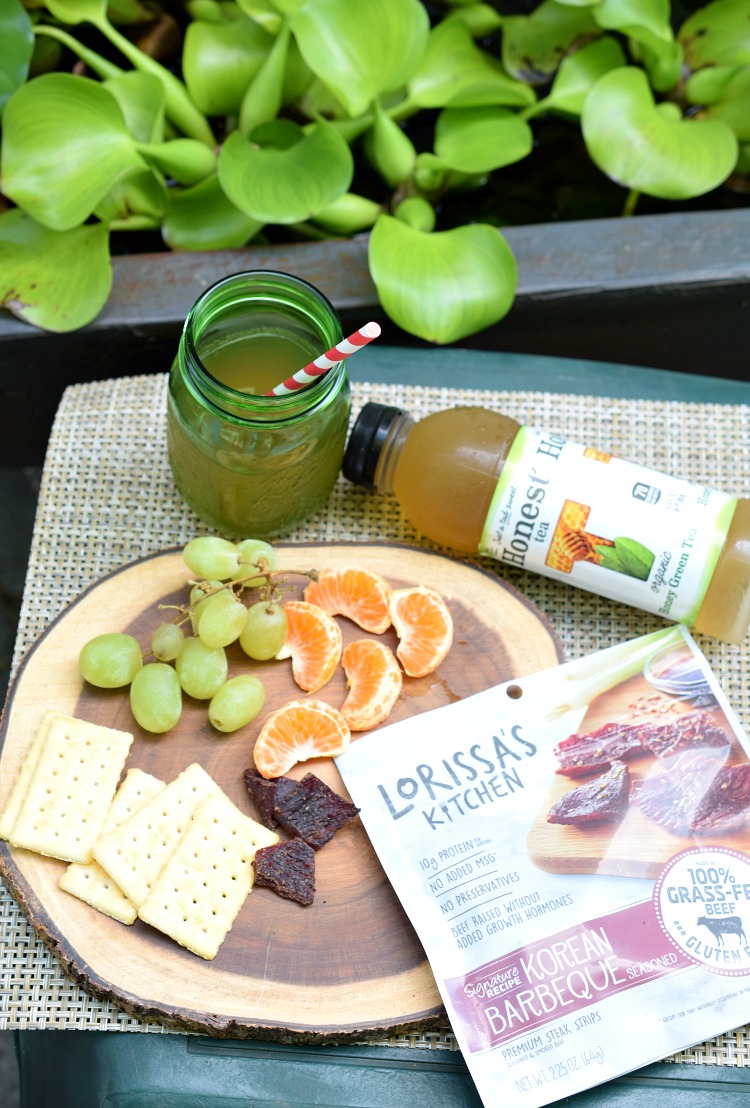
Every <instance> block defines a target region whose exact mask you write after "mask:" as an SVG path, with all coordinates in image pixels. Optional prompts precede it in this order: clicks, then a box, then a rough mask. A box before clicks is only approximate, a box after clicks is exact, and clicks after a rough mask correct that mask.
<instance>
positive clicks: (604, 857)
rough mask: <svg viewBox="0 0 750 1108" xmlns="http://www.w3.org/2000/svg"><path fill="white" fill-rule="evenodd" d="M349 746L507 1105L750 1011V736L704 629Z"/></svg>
mask: <svg viewBox="0 0 750 1108" xmlns="http://www.w3.org/2000/svg"><path fill="white" fill-rule="evenodd" d="M337 765H338V767H339V769H340V771H341V774H342V776H343V778H344V781H345V783H346V786H347V789H348V790H349V793H350V794H351V796H352V799H353V801H354V803H355V804H356V805H357V807H358V808H359V809H360V818H361V820H362V822H363V824H364V825H365V828H366V830H367V832H368V835H369V837H370V839H371V841H372V843H373V846H374V848H375V850H376V851H377V854H378V858H379V859H380V862H381V863H382V865H383V867H384V869H385V871H386V873H387V875H388V877H389V879H390V881H391V883H392V885H393V887H394V889H395V891H396V893H397V895H398V896H399V898H400V900H401V903H402V905H403V907H404V909H405V910H406V912H407V914H408V916H409V919H410V921H411V923H412V924H413V926H414V928H415V930H416V932H417V934H418V936H419V938H420V940H421V942H422V944H423V946H424V948H425V951H426V953H427V956H428V958H429V961H430V967H431V969H432V972H433V974H434V977H435V980H436V982H437V985H438V988H439V989H440V993H441V996H442V998H443V1001H444V1003H445V1005H446V1009H447V1011H448V1015H449V1018H450V1022H451V1027H452V1029H453V1031H454V1033H455V1035H456V1038H457V1040H458V1044H459V1046H460V1048H461V1051H462V1052H463V1055H464V1058H465V1059H466V1062H467V1065H468V1067H469V1070H470V1072H471V1075H472V1077H473V1079H474V1082H475V1084H476V1086H477V1089H478V1092H479V1095H480V1097H481V1099H482V1102H483V1104H484V1105H485V1106H486V1108H501V1106H502V1108H538V1106H541V1105H545V1104H550V1103H553V1102H556V1101H559V1100H562V1099H563V1098H565V1097H568V1096H571V1095H573V1094H574V1093H576V1092H580V1091H582V1090H584V1089H587V1088H590V1087H591V1086H594V1085H598V1084H601V1083H603V1082H606V1081H608V1080H611V1079H612V1078H614V1077H617V1076H619V1075H621V1074H623V1073H627V1072H628V1071H630V1070H634V1069H637V1068H639V1067H642V1066H644V1065H647V1064H648V1063H650V1062H655V1061H659V1060H660V1059H662V1058H667V1057H669V1056H670V1055H673V1054H675V1053H676V1052H678V1051H680V1050H684V1049H686V1048H687V1047H689V1046H691V1045H692V1044H694V1043H696V1042H701V1041H703V1040H705V1039H707V1038H710V1037H712V1036H715V1035H719V1034H723V1033H724V1032H727V1031H731V1030H732V1029H734V1028H735V1027H738V1026H741V1025H743V1024H745V1023H746V1022H747V1018H748V1012H750V746H749V744H748V739H747V736H746V735H745V733H744V731H743V729H742V726H741V724H740V722H739V720H738V718H737V716H736V715H735V713H734V712H733V710H732V708H731V707H730V705H729V703H728V701H727V699H726V697H725V695H724V693H723V692H722V690H721V688H720V686H719V684H718V682H717V680H716V678H715V676H714V675H713V673H712V672H711V669H710V667H709V665H708V662H707V661H706V659H705V658H704V656H703V655H702V653H701V652H700V650H699V649H698V647H697V645H696V643H695V642H694V641H693V639H692V637H691V636H690V635H689V633H688V632H687V631H686V630H685V629H684V628H682V627H679V626H677V627H669V628H665V629H663V630H660V631H657V632H654V633H652V634H650V635H644V636H642V637H641V638H638V639H634V640H632V641H630V642H625V643H621V644H619V645H617V646H614V647H610V648H609V649H607V650H603V651H600V652H599V653H597V654H594V655H589V656H587V657H584V658H580V659H576V660H573V661H571V662H568V663H566V664H564V665H561V666H558V667H555V668H554V669H551V670H546V671H545V672H543V673H538V674H534V675H531V676H529V677H521V676H519V677H518V678H516V679H514V680H513V681H512V682H508V683H507V684H506V685H499V686H496V687H495V688H491V689H487V690H486V691H485V692H480V693H477V694H476V695H474V696H472V697H468V698H467V699H465V700H462V701H459V702H457V703H453V704H449V705H447V706H446V707H443V708H439V709H437V710H435V711H432V712H426V713H424V714H422V715H419V716H415V717H413V718H411V719H407V720H403V721H400V722H398V723H394V724H392V725H390V726H389V727H385V728H381V729H380V730H379V731H378V732H377V733H376V734H372V735H366V736H362V737H360V738H359V739H358V741H357V743H356V744H352V746H351V747H350V749H349V750H348V751H347V752H346V753H345V754H344V755H342V756H341V757H339V758H338V759H337ZM628 1027H632V1028H634V1027H637V1029H638V1034H637V1035H636V1034H623V1028H628Z"/></svg>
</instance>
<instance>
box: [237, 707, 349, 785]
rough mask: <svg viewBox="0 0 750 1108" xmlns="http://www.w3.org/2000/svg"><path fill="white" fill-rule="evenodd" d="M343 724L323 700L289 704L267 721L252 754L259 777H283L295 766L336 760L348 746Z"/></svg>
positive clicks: (279, 709)
mask: <svg viewBox="0 0 750 1108" xmlns="http://www.w3.org/2000/svg"><path fill="white" fill-rule="evenodd" d="M350 738H351V735H350V732H349V727H348V725H347V722H346V720H345V719H344V717H343V716H342V715H341V713H340V712H338V711H337V710H336V709H335V708H332V707H331V705H330V704H326V703H325V701H323V700H291V701H290V702H289V703H288V704H285V705H284V706H283V708H278V709H277V710H276V711H275V712H271V714H270V715H269V716H268V718H267V719H266V721H265V723H264V724H263V726H262V728H261V730H260V734H259V735H258V739H257V741H256V743H255V749H254V750H253V759H254V761H255V768H256V769H257V771H258V773H260V774H261V776H262V777H267V778H271V777H282V776H283V775H284V774H285V773H286V772H287V771H288V770H290V769H291V768H292V766H294V765H296V764H297V762H306V761H308V759H310V758H336V757H337V756H338V755H339V754H343V753H344V751H345V750H346V748H347V747H348V746H349V739H350Z"/></svg>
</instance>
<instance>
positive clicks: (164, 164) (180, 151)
mask: <svg viewBox="0 0 750 1108" xmlns="http://www.w3.org/2000/svg"><path fill="white" fill-rule="evenodd" d="M137 149H138V152H139V154H141V155H142V157H143V159H144V160H145V161H146V162H148V163H149V165H152V166H155V167H156V168H157V169H159V170H161V172H162V173H165V174H166V175H167V176H168V177H172V178H174V180H175V181H177V182H179V184H181V185H197V184H198V182H199V181H204V180H205V179H206V177H210V176H211V175H212V174H214V173H215V172H216V154H215V153H214V151H213V150H210V149H209V147H208V146H205V145H204V144H203V143H202V142H197V141H196V139H189V138H176V139H171V141H169V142H159V143H139V144H138V147H137Z"/></svg>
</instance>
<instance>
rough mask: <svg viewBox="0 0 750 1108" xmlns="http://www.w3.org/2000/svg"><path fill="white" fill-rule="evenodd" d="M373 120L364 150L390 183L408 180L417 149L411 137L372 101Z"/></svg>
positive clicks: (384, 178)
mask: <svg viewBox="0 0 750 1108" xmlns="http://www.w3.org/2000/svg"><path fill="white" fill-rule="evenodd" d="M373 110H374V121H373V125H372V127H371V129H370V130H369V131H368V133H367V137H366V140H365V150H366V152H367V157H368V160H369V161H370V164H371V165H373V166H374V167H375V169H377V171H378V173H379V174H380V176H381V177H382V178H383V180H384V181H386V182H387V184H389V185H397V184H399V183H400V182H401V181H406V180H408V178H409V177H410V176H411V174H412V171H413V169H414V162H415V161H416V158H417V152H416V150H415V149H414V143H413V142H412V141H411V139H410V138H409V136H408V135H407V134H406V133H405V132H404V131H402V130H401V128H400V127H399V125H398V123H396V122H394V120H392V119H391V117H390V116H389V115H387V113H386V112H384V111H383V109H382V108H381V106H380V103H379V101H377V100H376V101H375V102H374V104H373Z"/></svg>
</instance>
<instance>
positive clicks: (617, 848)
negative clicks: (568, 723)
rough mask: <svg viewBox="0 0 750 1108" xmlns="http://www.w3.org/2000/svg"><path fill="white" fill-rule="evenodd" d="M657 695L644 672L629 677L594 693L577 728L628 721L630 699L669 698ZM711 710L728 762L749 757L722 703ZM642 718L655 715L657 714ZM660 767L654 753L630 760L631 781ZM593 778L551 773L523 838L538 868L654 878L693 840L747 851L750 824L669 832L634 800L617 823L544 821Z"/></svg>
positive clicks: (654, 701)
mask: <svg viewBox="0 0 750 1108" xmlns="http://www.w3.org/2000/svg"><path fill="white" fill-rule="evenodd" d="M657 697H658V694H655V693H654V689H653V686H651V685H649V683H648V682H647V681H646V679H645V678H644V677H642V676H639V677H633V678H631V679H630V680H629V681H626V682H624V683H623V684H622V685H619V686H618V687H617V688H616V689H613V690H612V691H611V692H610V693H607V694H605V695H603V696H600V697H598V698H597V700H595V701H594V702H593V703H592V704H591V706H590V707H589V709H588V711H587V712H586V715H585V717H584V719H583V721H582V723H581V724H580V726H579V728H578V730H579V732H581V733H585V732H588V731H594V730H596V729H597V728H598V727H601V726H602V724H604V723H608V722H610V721H612V720H624V721H625V722H628V721H629V720H630V718H631V717H634V709H633V705H636V704H637V703H639V702H640V703H642V702H643V698H648V699H649V700H650V702H651V704H652V705H653V706H654V708H656V707H657V706H658V705H659V703H663V704H665V705H666V704H668V703H669V700H670V698H669V697H667V696H664V697H663V698H657ZM670 707H673V705H670ZM679 710H681V711H684V712H688V711H691V710H692V708H691V706H690V705H684V706H681V708H680V709H679ZM710 714H711V716H712V719H713V721H714V723H715V724H716V725H717V726H718V727H722V728H723V729H724V731H725V732H726V734H727V737H728V738H731V739H732V748H731V751H730V754H729V758H728V762H729V763H732V762H746V761H747V757H746V755H745V753H744V751H742V749H741V748H740V747H739V745H738V744H737V742H736V740H735V739H734V736H733V734H732V728H731V726H730V724H729V722H728V721H727V719H726V716H725V715H724V713H723V711H722V710H721V708H714V709H712V710H711V713H710ZM640 718H645V719H651V720H652V722H653V721H656V722H658V721H659V717H649V716H646V717H640ZM661 718H663V717H661ZM662 768H663V767H662V766H661V765H660V764H659V763H658V762H657V759H656V758H653V757H650V756H648V757H644V758H637V759H635V760H634V761H632V762H629V763H628V769H629V771H630V775H631V779H632V781H633V782H638V781H642V780H644V779H645V778H647V777H650V776H651V775H652V774H655V773H660V772H662ZM591 779H592V778H591V777H579V778H576V779H573V778H570V777H565V776H563V775H562V774H554V775H553V778H552V781H551V783H550V790H549V793H548V795H547V798H546V800H545V801H544V804H543V805H542V807H541V809H540V810H539V812H538V814H537V816H536V819H535V820H534V823H533V824H532V826H531V828H530V830H529V834H528V838H527V846H528V851H529V856H530V858H531V860H532V862H534V864H535V865H537V866H539V867H540V868H541V869H545V870H549V871H551V872H552V873H572V874H580V873H600V874H608V875H610V876H615V877H642V878H647V879H649V880H654V879H656V878H657V877H658V876H659V874H660V872H661V870H662V869H663V867H664V864H665V863H666V862H667V861H668V860H669V859H670V858H671V857H672V856H673V855H674V854H677V853H678V852H679V851H680V850H687V849H688V848H689V847H692V846H702V847H710V846H724V847H728V848H730V849H733V850H739V851H741V852H742V853H745V854H748V853H750V827H746V828H745V829H744V830H741V831H738V832H736V833H734V834H731V835H718V836H709V835H700V836H698V835H694V836H690V837H687V836H681V835H673V834H671V833H670V832H669V831H666V830H665V829H664V828H663V827H661V826H660V825H659V824H658V823H655V822H654V821H653V820H651V819H649V818H648V817H647V816H645V815H643V813H642V812H640V811H639V809H638V808H636V807H634V806H632V805H631V806H630V807H629V809H628V811H627V814H626V815H625V818H624V819H623V820H622V822H621V823H619V824H612V823H602V824H592V825H590V826H589V827H588V828H586V827H572V826H568V825H563V824H559V823H548V822H547V815H548V813H549V810H550V808H551V807H552V805H553V804H555V803H556V802H557V801H558V800H559V799H560V798H561V797H562V796H563V795H564V794H565V793H567V792H569V791H570V790H571V789H573V788H575V787H576V786H577V785H582V784H584V783H585V782H586V781H590V780H591Z"/></svg>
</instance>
